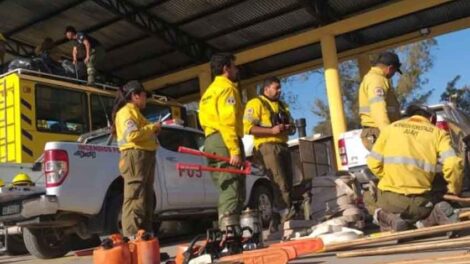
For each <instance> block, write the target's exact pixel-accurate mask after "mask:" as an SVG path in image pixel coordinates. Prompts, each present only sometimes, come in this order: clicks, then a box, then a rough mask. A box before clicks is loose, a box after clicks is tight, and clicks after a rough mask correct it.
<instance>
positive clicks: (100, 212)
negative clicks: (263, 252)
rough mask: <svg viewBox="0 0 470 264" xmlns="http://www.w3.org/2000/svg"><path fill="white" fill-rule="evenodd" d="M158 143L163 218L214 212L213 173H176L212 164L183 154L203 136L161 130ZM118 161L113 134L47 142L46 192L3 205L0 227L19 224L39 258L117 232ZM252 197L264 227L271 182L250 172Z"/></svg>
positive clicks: (158, 201) (158, 211) (249, 201)
mask: <svg viewBox="0 0 470 264" xmlns="http://www.w3.org/2000/svg"><path fill="white" fill-rule="evenodd" d="M158 139H159V142H160V145H161V146H160V148H159V149H158V151H157V166H156V169H155V170H156V171H155V174H156V177H155V182H154V188H155V204H154V207H155V209H154V211H155V215H156V219H157V221H161V220H165V219H188V218H190V217H201V216H208V215H215V214H216V207H217V200H218V192H217V190H216V188H215V186H214V185H213V183H212V180H211V177H210V175H209V173H207V172H199V171H178V170H177V169H176V163H177V162H185V163H199V164H206V163H207V160H206V159H205V158H204V157H198V156H193V155H188V154H183V153H179V152H177V149H178V147H180V146H184V147H188V148H193V149H200V148H201V147H202V145H203V143H204V135H203V133H201V131H199V130H195V129H191V128H184V127H181V126H175V125H172V126H163V127H162V131H161V132H160V134H159V136H158ZM118 160H119V151H118V149H117V147H116V143H115V141H113V140H112V138H111V137H110V136H109V132H108V131H104V130H103V131H97V132H94V133H91V134H90V135H87V136H85V137H82V138H81V139H79V142H48V143H47V144H46V146H45V151H44V155H43V163H42V164H43V171H44V177H45V180H44V182H45V193H43V194H39V195H36V196H32V197H28V199H20V200H13V201H10V202H8V203H0V207H2V208H1V210H0V213H2V214H1V215H0V222H2V223H3V224H4V225H6V226H15V225H16V226H21V227H22V233H23V239H24V242H25V245H26V248H27V249H28V251H29V252H30V253H31V254H32V255H34V256H36V257H39V258H54V257H60V256H63V255H65V254H66V253H67V252H68V251H69V245H70V243H69V242H70V238H71V237H72V236H74V237H77V236H78V237H79V238H80V239H88V238H91V237H92V236H96V235H105V234H109V233H111V232H115V231H117V230H119V221H120V220H119V219H120V213H121V206H122V199H123V198H122V194H123V179H122V177H120V174H119V171H118V166H117V164H118ZM256 173H257V171H256V170H253V174H256ZM258 174H260V173H259V172H258ZM246 194H247V196H246V201H245V204H246V205H249V206H250V207H251V208H259V209H260V210H262V218H263V222H264V223H268V222H269V220H270V217H271V205H272V194H271V188H270V183H269V180H268V178H266V177H265V176H263V175H248V176H247V178H246ZM158 223H159V222H156V223H155V229H158V227H157V226H158Z"/></svg>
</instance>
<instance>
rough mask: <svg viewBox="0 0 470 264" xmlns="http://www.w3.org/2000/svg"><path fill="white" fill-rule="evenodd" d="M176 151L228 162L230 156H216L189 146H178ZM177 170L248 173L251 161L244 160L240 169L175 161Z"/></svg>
mask: <svg viewBox="0 0 470 264" xmlns="http://www.w3.org/2000/svg"><path fill="white" fill-rule="evenodd" d="M178 152H180V153H186V154H190V155H194V156H203V157H206V158H209V159H213V160H220V161H226V162H230V158H228V157H222V156H218V155H215V154H212V153H207V152H203V151H199V150H195V149H191V148H186V147H179V148H178ZM176 169H177V170H196V171H217V172H228V173H233V174H245V175H248V174H250V173H251V163H250V162H249V161H245V162H244V163H243V165H242V169H232V168H214V167H210V166H205V165H201V164H195V163H177V164H176Z"/></svg>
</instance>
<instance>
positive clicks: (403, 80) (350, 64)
mask: <svg viewBox="0 0 470 264" xmlns="http://www.w3.org/2000/svg"><path fill="white" fill-rule="evenodd" d="M436 44H437V42H436V40H434V39H428V40H423V41H420V42H416V43H413V44H410V45H406V46H403V47H400V48H397V49H395V50H393V51H394V52H396V53H397V54H399V56H400V58H401V59H400V60H401V62H402V66H401V70H402V72H403V75H401V76H398V77H399V79H398V82H397V84H396V85H394V87H396V88H394V89H395V92H396V94H397V97H398V100H399V101H400V103H401V107H402V108H405V107H406V106H407V105H409V104H410V103H411V102H421V103H425V102H426V101H427V99H428V98H429V96H430V95H431V94H432V92H433V90H432V89H431V90H428V89H426V90H425V89H424V88H426V84H427V83H428V80H427V79H426V78H424V77H423V74H425V73H426V72H428V71H429V70H430V69H431V68H432V66H433V57H432V56H431V50H432V48H433V47H434V46H436ZM376 58H377V54H372V55H371V56H370V59H371V61H372V62H373V61H375V60H376ZM339 71H340V76H341V88H342V92H343V102H344V111H345V115H346V118H347V120H346V122H347V127H348V129H355V128H359V127H360V120H359V100H358V89H359V85H360V76H359V71H358V65H357V62H356V61H355V60H350V61H346V62H343V63H341V64H340V65H339ZM397 74H398V73H397ZM312 112H313V113H314V114H315V115H317V116H318V117H320V118H321V121H320V122H318V124H317V125H316V126H315V127H314V128H313V130H314V133H323V134H331V123H330V114H329V108H328V103H327V102H325V101H322V100H320V99H318V98H317V99H315V101H314V103H313V106H312Z"/></svg>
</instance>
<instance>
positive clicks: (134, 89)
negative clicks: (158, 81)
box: [122, 80, 152, 97]
mask: <svg viewBox="0 0 470 264" xmlns="http://www.w3.org/2000/svg"><path fill="white" fill-rule="evenodd" d="M122 90H123V91H124V93H125V96H124V97H127V96H129V94H131V93H140V92H145V93H146V94H147V97H150V96H151V95H152V93H151V92H149V91H146V90H145V88H144V86H142V84H141V83H140V82H139V81H136V80H132V81H129V82H127V83H126V84H124V86H123V87H122Z"/></svg>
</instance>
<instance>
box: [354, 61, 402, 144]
mask: <svg viewBox="0 0 470 264" xmlns="http://www.w3.org/2000/svg"><path fill="white" fill-rule="evenodd" d="M400 65H401V63H400V60H399V59H398V56H397V55H396V54H395V53H392V52H384V53H381V54H380V55H379V57H378V59H377V62H376V64H375V66H374V67H372V68H371V69H370V71H369V72H368V73H367V74H366V75H365V76H364V79H363V80H362V82H361V85H360V86H359V116H360V118H361V126H362V128H363V129H362V134H361V138H362V142H363V143H364V146H365V147H366V148H367V149H368V150H371V149H372V145H373V144H374V142H375V140H377V137H378V136H379V133H380V131H381V130H382V129H383V128H384V127H385V126H387V125H388V124H390V123H391V122H394V121H397V120H398V119H400V105H399V103H398V100H397V97H396V95H395V92H394V91H393V89H392V86H391V82H390V79H391V78H392V77H393V75H394V74H395V72H399V73H400V74H401V70H400Z"/></svg>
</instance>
